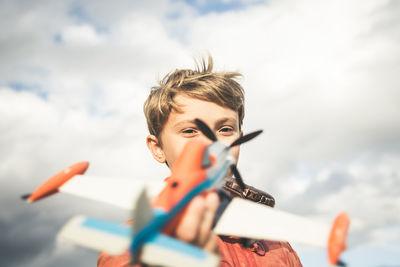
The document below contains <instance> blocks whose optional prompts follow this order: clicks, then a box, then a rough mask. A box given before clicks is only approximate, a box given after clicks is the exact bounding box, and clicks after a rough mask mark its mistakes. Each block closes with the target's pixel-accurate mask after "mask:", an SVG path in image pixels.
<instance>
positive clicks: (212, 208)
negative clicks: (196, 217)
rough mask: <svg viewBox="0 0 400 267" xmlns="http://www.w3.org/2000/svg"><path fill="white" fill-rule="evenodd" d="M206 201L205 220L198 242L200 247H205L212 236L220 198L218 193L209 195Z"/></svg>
mask: <svg viewBox="0 0 400 267" xmlns="http://www.w3.org/2000/svg"><path fill="white" fill-rule="evenodd" d="M204 201H205V211H204V216H203V220H202V221H201V224H200V229H199V234H198V236H197V242H196V243H197V245H198V246H199V247H203V246H204V245H205V244H206V242H207V241H208V239H209V238H210V235H212V231H211V230H212V229H211V228H212V224H213V221H214V217H215V212H216V211H217V209H218V205H219V198H218V195H217V193H216V192H210V193H208V194H207V196H206V197H205V200H204Z"/></svg>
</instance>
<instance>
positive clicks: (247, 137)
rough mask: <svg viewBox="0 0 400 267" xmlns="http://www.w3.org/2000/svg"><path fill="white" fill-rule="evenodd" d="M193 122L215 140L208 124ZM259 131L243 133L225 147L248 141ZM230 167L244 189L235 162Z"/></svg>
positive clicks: (198, 121) (196, 120) (199, 121)
mask: <svg viewBox="0 0 400 267" xmlns="http://www.w3.org/2000/svg"><path fill="white" fill-rule="evenodd" d="M194 122H195V124H196V125H197V127H198V128H199V130H200V131H201V132H202V133H203V134H204V135H205V136H207V138H208V139H210V140H211V141H213V142H215V141H217V137H216V136H215V134H214V132H213V131H212V130H211V129H210V127H208V125H207V124H206V123H204V122H203V121H202V120H200V119H195V120H194ZM260 133H262V130H258V131H255V132H252V133H249V134H246V135H243V136H241V137H239V138H238V139H236V140H235V141H234V142H233V143H232V144H231V145H230V146H229V147H227V148H231V147H234V146H238V145H241V144H243V143H245V142H247V141H250V140H251V139H253V138H254V137H256V136H258V135H259V134H260ZM230 169H231V171H232V174H233V176H234V177H235V180H236V182H237V184H238V185H239V186H240V188H241V189H242V190H245V189H246V186H245V184H244V182H243V179H242V176H241V175H240V173H239V170H238V169H237V167H236V165H235V164H232V165H231V166H230Z"/></svg>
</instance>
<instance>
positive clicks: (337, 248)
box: [328, 212, 350, 265]
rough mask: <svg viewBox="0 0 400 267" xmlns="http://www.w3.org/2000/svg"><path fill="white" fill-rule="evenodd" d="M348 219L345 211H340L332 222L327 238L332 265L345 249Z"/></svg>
mask: <svg viewBox="0 0 400 267" xmlns="http://www.w3.org/2000/svg"><path fill="white" fill-rule="evenodd" d="M349 225H350V219H349V216H348V215H347V213H345V212H342V213H340V214H339V215H338V216H337V217H336V218H335V221H334V222H333V226H332V229H331V233H330V235H329V240H328V258H329V262H330V263H331V264H332V265H336V264H337V262H338V260H339V256H340V254H341V253H342V251H343V250H345V249H346V237H347V231H348V228H349Z"/></svg>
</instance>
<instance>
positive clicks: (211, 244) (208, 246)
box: [203, 232, 219, 254]
mask: <svg viewBox="0 0 400 267" xmlns="http://www.w3.org/2000/svg"><path fill="white" fill-rule="evenodd" d="M203 249H204V250H206V251H209V252H212V253H217V254H218V253H219V246H218V236H217V235H216V234H214V233H212V232H211V234H210V236H209V238H208V240H207V242H206V243H205V244H204V246H203Z"/></svg>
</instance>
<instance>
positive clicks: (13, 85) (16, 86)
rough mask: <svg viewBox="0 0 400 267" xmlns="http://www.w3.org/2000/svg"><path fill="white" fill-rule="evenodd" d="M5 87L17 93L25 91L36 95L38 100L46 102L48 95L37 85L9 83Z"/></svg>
mask: <svg viewBox="0 0 400 267" xmlns="http://www.w3.org/2000/svg"><path fill="white" fill-rule="evenodd" d="M7 86H8V87H9V88H11V89H13V90H15V91H17V92H22V91H27V92H32V93H34V94H36V95H38V96H39V97H40V98H42V99H44V100H47V97H48V93H47V92H44V91H43V90H42V88H41V87H40V86H39V85H37V84H26V83H22V82H9V83H8V84H7Z"/></svg>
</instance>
